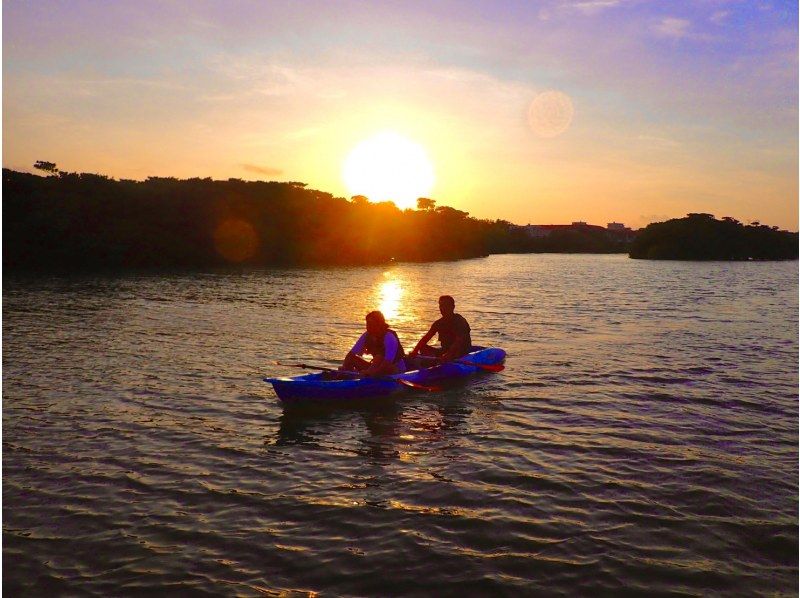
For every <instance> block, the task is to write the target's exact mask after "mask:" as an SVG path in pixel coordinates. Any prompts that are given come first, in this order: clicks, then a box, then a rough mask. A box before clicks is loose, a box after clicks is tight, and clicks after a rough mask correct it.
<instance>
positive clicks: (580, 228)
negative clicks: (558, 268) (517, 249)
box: [521, 221, 636, 242]
mask: <svg viewBox="0 0 800 598" xmlns="http://www.w3.org/2000/svg"><path fill="white" fill-rule="evenodd" d="M521 228H522V229H523V230H524V231H525V234H527V235H528V236H529V237H530V238H532V239H546V238H547V237H549V236H550V235H552V234H553V233H556V232H566V231H577V232H594V233H600V232H605V234H606V236H607V237H608V238H609V239H613V240H615V241H624V242H630V241H632V240H633V239H634V238H635V237H636V231H634V230H633V229H630V228H628V227H627V226H625V225H624V224H622V223H620V222H609V223H608V224H607V225H606V227H605V228H604V227H602V226H598V225H596V224H587V223H586V222H583V221H576V222H573V223H571V224H528V225H526V226H522V227H521Z"/></svg>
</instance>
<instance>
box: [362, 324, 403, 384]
mask: <svg viewBox="0 0 800 598" xmlns="http://www.w3.org/2000/svg"><path fill="white" fill-rule="evenodd" d="M399 350H400V345H399V343H398V342H397V339H396V338H395V337H394V335H393V334H389V333H386V334H385V335H384V336H383V355H375V356H373V359H372V363H371V364H370V365H369V367H368V368H367V369H366V370H364V374H366V375H367V376H383V375H385V374H391V373H392V367H391V365H392V364H393V363H394V358H395V357H397V352H398V351H399Z"/></svg>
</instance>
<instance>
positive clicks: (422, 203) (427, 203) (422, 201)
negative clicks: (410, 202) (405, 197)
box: [417, 197, 436, 211]
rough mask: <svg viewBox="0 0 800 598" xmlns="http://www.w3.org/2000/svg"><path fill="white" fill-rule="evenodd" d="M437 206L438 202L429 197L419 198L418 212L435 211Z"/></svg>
mask: <svg viewBox="0 0 800 598" xmlns="http://www.w3.org/2000/svg"><path fill="white" fill-rule="evenodd" d="M435 206H436V200H435V199H430V198H428V197H418V198H417V209H418V210H427V211H430V210H433V208H434V207H435Z"/></svg>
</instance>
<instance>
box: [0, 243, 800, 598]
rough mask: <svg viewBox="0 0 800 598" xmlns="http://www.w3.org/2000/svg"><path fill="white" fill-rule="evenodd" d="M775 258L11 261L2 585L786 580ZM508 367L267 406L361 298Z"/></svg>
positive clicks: (788, 430) (787, 498)
mask: <svg viewBox="0 0 800 598" xmlns="http://www.w3.org/2000/svg"><path fill="white" fill-rule="evenodd" d="M797 280H798V270H797V263H796V262H790V263H688V262H647V261H634V260H629V259H627V258H626V257H624V256H567V255H526V256H491V257H489V258H486V259H479V260H467V261H460V262H454V263H441V264H397V265H394V266H392V267H389V268H355V269H334V270H272V271H256V272H247V273H241V274H216V273H208V274H195V275H130V276H119V277H80V278H76V277H73V278H63V277H39V278H28V279H25V278H10V277H8V276H7V277H6V278H5V280H4V283H3V284H4V288H3V584H4V589H5V590H6V591H7V592H9V595H32V594H44V593H47V592H52V593H54V594H56V595H62V594H71V595H75V594H78V595H80V594H84V593H86V594H94V595H102V596H108V595H138V594H144V593H158V594H163V593H166V594H181V595H188V594H197V595H201V594H203V593H205V594H208V595H220V594H229V595H243V596H248V595H254V596H255V595H264V594H267V595H272V594H277V593H279V592H281V591H295V592H297V593H298V594H299V595H302V593H311V592H320V593H322V594H323V595H331V596H334V595H335V596H346V595H354V596H365V595H372V596H377V595H381V596H383V595H409V596H412V595H456V594H459V595H508V596H517V595H520V594H527V595H531V594H535V595H567V596H575V595H596V594H602V593H604V594H616V593H619V592H621V591H627V592H631V593H645V592H647V593H651V594H677V595H708V594H731V595H732V594H741V595H754V594H766V595H774V594H785V595H796V593H797V575H798V568H797V563H798V535H797V524H798V519H797V513H798V500H797V495H798V488H797V479H798V476H797V462H798V449H797V447H798V403H797V399H798V392H797V389H798V346H797V338H798V327H797V315H798V302H797V297H798V288H797ZM442 293H449V294H452V295H453V296H455V298H456V301H457V311H458V312H460V313H462V314H463V315H464V316H466V317H467V319H468V320H469V321H470V323H471V324H472V328H473V340H474V342H476V343H480V344H486V345H494V346H499V347H503V348H505V349H506V350H507V351H508V354H509V359H508V362H507V369H506V370H505V371H504V372H502V373H501V374H496V375H485V376H481V377H478V378H476V379H474V380H472V381H471V382H469V383H467V384H464V385H462V386H459V387H457V388H454V389H451V390H448V391H446V392H443V393H436V394H426V393H422V394H420V393H414V392H413V391H410V393H409V394H406V395H404V396H403V397H402V398H401V399H397V400H395V399H392V400H388V401H386V400H384V401H379V402H376V403H374V404H371V403H370V404H361V405H358V406H355V407H349V408H337V409H324V410H320V409H315V410H296V409H292V410H285V409H283V408H282V407H281V405H280V404H279V402H278V401H277V399H276V397H275V396H274V394H273V393H272V390H271V388H270V387H269V386H268V385H266V384H264V383H263V382H261V378H262V377H263V376H265V375H276V374H278V375H291V374H295V373H301V372H299V371H294V370H290V369H288V368H281V367H278V366H275V365H272V361H274V360H275V359H281V360H286V361H304V362H313V363H318V364H321V365H335V364H336V363H337V360H338V359H340V358H341V357H343V356H344V354H345V353H346V352H347V349H348V348H349V347H350V345H351V344H352V343H353V342H354V340H355V339H356V338H357V336H358V334H360V332H361V330H362V326H363V316H364V315H365V314H366V313H367V312H368V311H370V310H372V309H375V308H378V309H382V310H383V311H384V313H385V314H386V316H387V319H388V320H389V321H390V323H392V324H393V325H394V327H395V329H396V330H397V331H398V332H399V334H400V338H401V340H403V341H404V344H405V345H406V346H407V348H410V347H411V346H413V344H414V342H415V341H416V340H417V339H418V338H419V337H420V336H421V335H422V334H423V333H424V332H425V331H426V330H427V327H428V325H429V324H430V322H432V321H433V320H434V319H435V318H436V317H438V313H437V303H436V299H437V297H438V296H439V295H440V294H442Z"/></svg>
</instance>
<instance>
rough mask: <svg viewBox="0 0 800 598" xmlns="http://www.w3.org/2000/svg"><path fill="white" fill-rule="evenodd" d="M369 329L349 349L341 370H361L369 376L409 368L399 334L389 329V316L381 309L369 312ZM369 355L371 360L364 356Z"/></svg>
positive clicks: (397, 372) (385, 374) (400, 371)
mask: <svg viewBox="0 0 800 598" xmlns="http://www.w3.org/2000/svg"><path fill="white" fill-rule="evenodd" d="M366 321H367V331H366V332H365V333H364V334H362V335H361V337H360V338H359V339H358V340H357V341H356V344H355V345H353V348H352V349H350V351H349V353H347V356H346V357H345V358H344V363H342V365H341V367H340V368H339V369H340V370H349V371H356V372H361V373H362V374H364V375H366V376H389V375H391V374H402V373H403V372H405V371H406V363H405V360H404V358H405V351H403V346H402V345H401V344H400V339H399V338H398V337H397V333H396V332H395V331H394V330H392V329H391V328H389V325H388V324H387V323H386V319H385V318H384V317H383V314H382V313H381V312H379V311H371V312H369V313H368V314H367V318H366ZM365 353H366V354H369V355H371V356H372V361H367V360H366V359H364V358H363V357H361V355H363V354H365Z"/></svg>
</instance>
